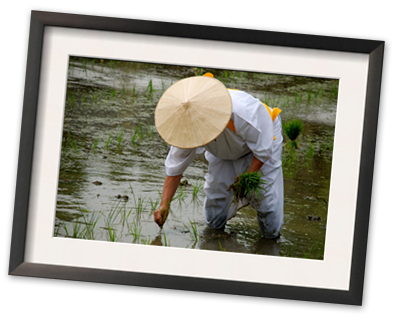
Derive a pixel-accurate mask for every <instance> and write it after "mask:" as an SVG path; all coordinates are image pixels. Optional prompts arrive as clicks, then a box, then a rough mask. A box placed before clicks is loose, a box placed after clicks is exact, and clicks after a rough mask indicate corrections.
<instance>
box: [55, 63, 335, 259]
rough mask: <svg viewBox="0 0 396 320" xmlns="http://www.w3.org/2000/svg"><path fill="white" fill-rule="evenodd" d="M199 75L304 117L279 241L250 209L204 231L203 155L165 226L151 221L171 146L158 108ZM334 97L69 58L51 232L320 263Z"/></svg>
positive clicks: (280, 82) (330, 89) (287, 116)
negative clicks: (160, 130)
mask: <svg viewBox="0 0 396 320" xmlns="http://www.w3.org/2000/svg"><path fill="white" fill-rule="evenodd" d="M203 72H212V73H213V74H214V75H215V77H216V78H217V79H219V80H220V81H222V82H223V83H224V84H225V85H226V86H227V87H229V88H237V89H240V90H245V91H247V92H249V93H251V94H253V95H255V96H256V97H258V98H259V99H260V100H261V101H263V102H265V103H266V104H268V105H269V106H271V107H279V108H280V109H282V114H281V116H282V119H283V121H284V122H285V121H288V120H291V119H301V120H302V121H303V125H304V128H303V132H302V135H301V136H300V137H299V138H298V140H299V146H300V147H299V149H297V150H293V149H291V148H288V147H285V148H284V149H285V150H284V158H283V169H284V180H285V224H284V227H283V228H282V231H281V237H280V238H279V239H277V240H265V239H262V238H261V233H260V230H259V227H258V225H257V221H256V213H255V211H254V210H253V209H252V208H251V207H246V208H243V209H241V210H240V211H239V212H238V213H237V215H236V217H235V218H233V219H232V220H230V221H229V222H228V223H227V225H226V227H225V228H224V230H211V229H209V228H207V227H206V226H205V223H204V221H203V214H202V203H203V197H204V195H203V188H202V184H203V177H204V175H205V173H206V170H207V164H206V160H205V159H204V157H203V156H202V155H197V157H196V159H195V160H194V162H193V164H192V165H191V166H190V167H189V168H188V169H187V170H186V172H185V174H184V178H183V180H184V179H185V180H187V181H188V182H187V183H186V184H185V185H183V186H180V187H179V189H178V191H177V193H176V196H175V198H174V200H173V202H172V211H171V214H170V217H169V218H168V221H167V223H166V225H165V226H164V228H163V229H160V228H159V227H158V226H157V225H156V224H155V223H154V222H153V216H152V213H153V211H154V210H155V209H156V208H157V206H158V203H159V201H160V198H161V192H162V184H163V180H164V178H165V171H164V160H165V157H166V155H167V152H168V150H169V146H168V145H167V144H166V143H165V142H164V141H163V140H162V139H161V138H160V137H159V135H158V134H157V132H156V128H155V125H154V110H155V106H156V104H157V102H158V100H159V98H160V97H161V95H162V93H163V92H164V91H165V90H166V88H168V87H169V86H170V85H171V84H172V83H174V82H176V81H178V80H179V79H181V78H184V77H187V76H193V75H199V74H202V73H203ZM337 94H338V81H336V80H329V79H315V78H306V77H292V76H284V75H268V74H254V73H246V72H240V71H235V72H233V71H227V70H213V69H212V70H209V69H205V70H203V69H199V68H192V67H178V66H164V65H154V64H143V63H132V62H120V61H111V60H101V59H86V58H84V59H82V58H71V60H70V66H69V75H68V84H67V96H66V103H65V118H64V127H63V139H62V154H61V163H60V174H59V184H58V197H57V208H56V218H55V236H59V237H75V238H83V239H92V240H93V239H94V240H106V241H119V242H127V243H139V244H142V245H159V246H172V247H181V248H191V249H201V250H217V251H227V252H240V253H248V254H265V255H274V256H289V257H301V258H311V259H323V252H324V240H325V233H326V221H327V201H328V197H329V185H330V173H331V160H332V148H333V135H334V123H335V113H336V103H337ZM285 141H287V139H286V138H285Z"/></svg>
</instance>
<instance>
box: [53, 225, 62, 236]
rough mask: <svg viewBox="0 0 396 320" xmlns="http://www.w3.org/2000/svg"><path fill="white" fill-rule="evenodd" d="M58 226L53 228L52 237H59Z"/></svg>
mask: <svg viewBox="0 0 396 320" xmlns="http://www.w3.org/2000/svg"><path fill="white" fill-rule="evenodd" d="M60 227H61V226H60V224H58V225H55V228H54V237H58V236H59V234H60V233H59V230H60Z"/></svg>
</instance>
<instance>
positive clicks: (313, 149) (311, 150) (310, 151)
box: [305, 141, 315, 159]
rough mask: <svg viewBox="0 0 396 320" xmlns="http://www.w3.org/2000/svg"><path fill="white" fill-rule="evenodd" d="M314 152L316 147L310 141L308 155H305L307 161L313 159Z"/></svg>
mask: <svg viewBox="0 0 396 320" xmlns="http://www.w3.org/2000/svg"><path fill="white" fill-rule="evenodd" d="M314 151H315V148H314V145H313V143H312V142H311V141H309V146H308V150H307V153H306V155H305V158H306V159H311V158H312V156H313V154H314Z"/></svg>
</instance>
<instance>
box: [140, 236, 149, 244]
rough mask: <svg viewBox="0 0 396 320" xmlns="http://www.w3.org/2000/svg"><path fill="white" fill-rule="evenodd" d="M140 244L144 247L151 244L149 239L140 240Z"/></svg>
mask: <svg viewBox="0 0 396 320" xmlns="http://www.w3.org/2000/svg"><path fill="white" fill-rule="evenodd" d="M140 244H145V245H148V246H149V245H150V244H151V239H150V237H148V238H147V239H146V240H144V239H140Z"/></svg>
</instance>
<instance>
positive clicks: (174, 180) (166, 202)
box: [160, 175, 182, 209]
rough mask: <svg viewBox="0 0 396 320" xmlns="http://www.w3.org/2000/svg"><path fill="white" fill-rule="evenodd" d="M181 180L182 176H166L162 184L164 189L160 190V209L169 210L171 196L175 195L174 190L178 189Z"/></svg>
mask: <svg viewBox="0 0 396 320" xmlns="http://www.w3.org/2000/svg"><path fill="white" fill-rule="evenodd" d="M181 178H182V175H178V176H173V177H172V176H166V178H165V182H164V188H163V190H162V199H161V203H160V206H161V207H162V208H166V209H169V207H170V203H171V201H172V199H173V196H174V195H175V193H176V190H177V188H178V187H179V184H180V180H181Z"/></svg>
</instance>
